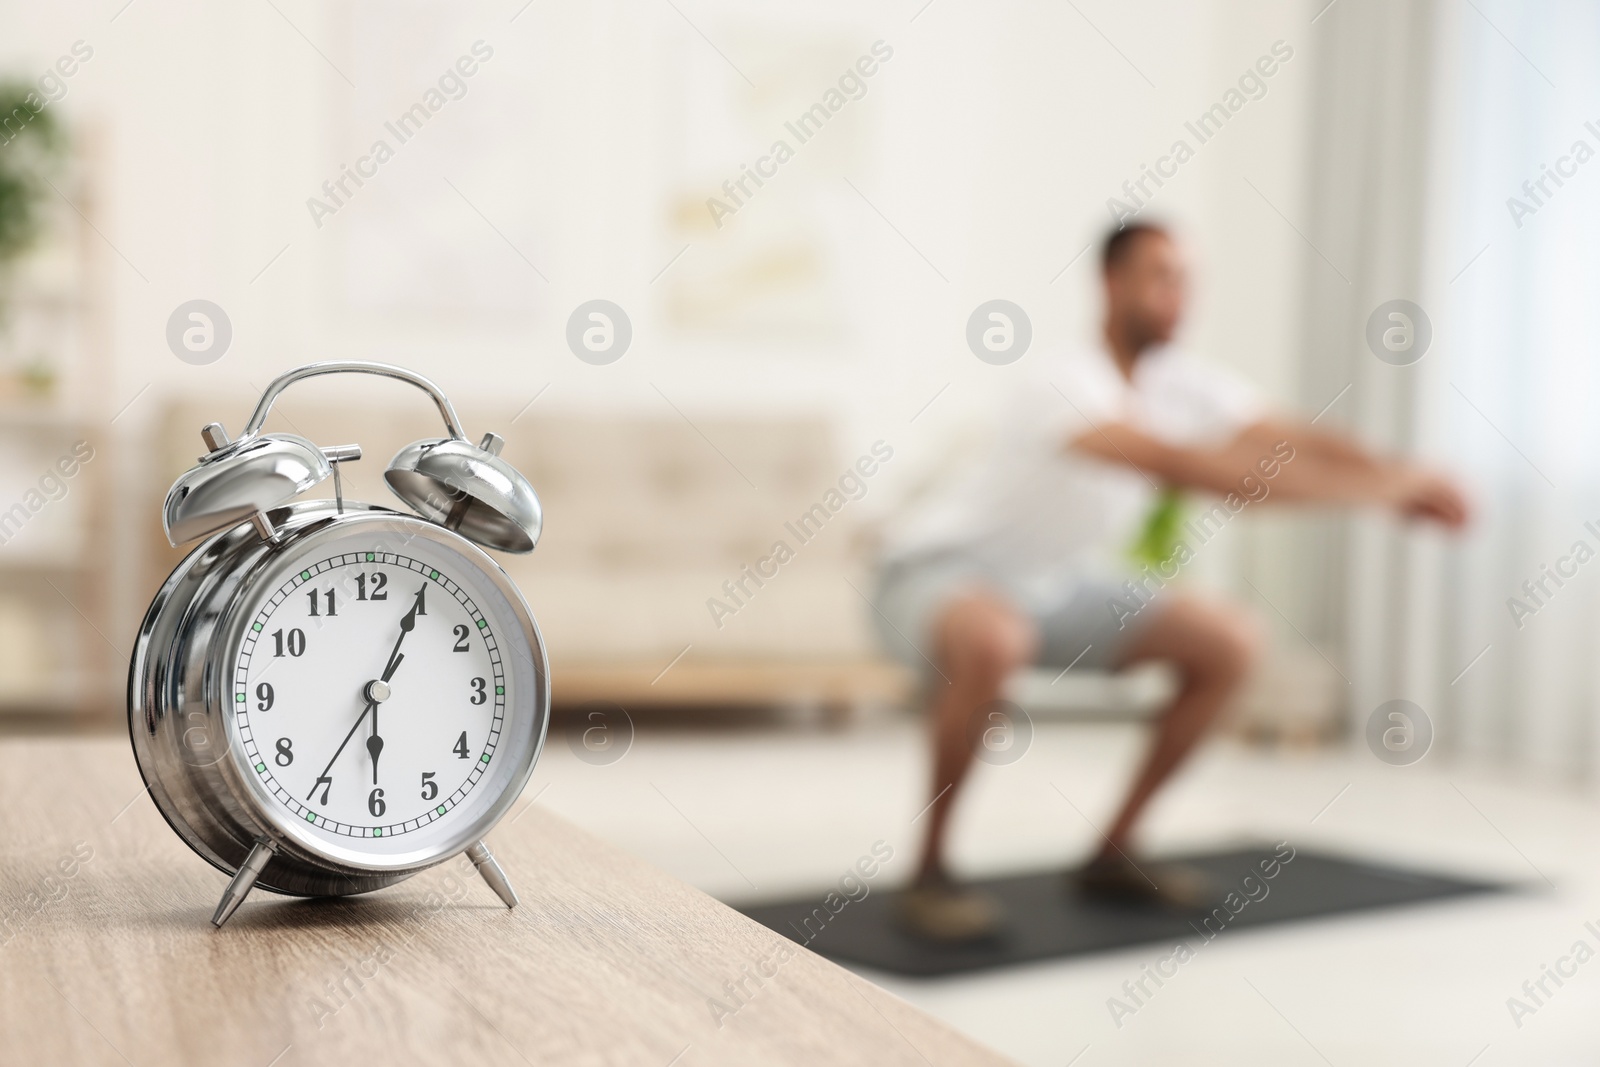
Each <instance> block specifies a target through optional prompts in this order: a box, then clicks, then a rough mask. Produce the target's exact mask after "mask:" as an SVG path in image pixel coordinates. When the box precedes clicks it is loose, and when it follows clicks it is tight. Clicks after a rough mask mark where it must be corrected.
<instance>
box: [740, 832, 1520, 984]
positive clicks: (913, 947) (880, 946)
mask: <svg viewBox="0 0 1600 1067" xmlns="http://www.w3.org/2000/svg"><path fill="white" fill-rule="evenodd" d="M1289 854H1290V853H1289V850H1288V849H1283V850H1281V851H1279V850H1275V849H1274V848H1273V847H1272V846H1270V845H1269V846H1263V847H1259V848H1249V849H1239V850H1236V851H1231V852H1217V853H1205V854H1200V855H1192V856H1182V857H1173V858H1174V859H1177V860H1181V861H1182V862H1184V863H1187V864H1192V865H1193V866H1195V867H1198V868H1200V869H1202V870H1204V871H1206V872H1207V873H1208V874H1209V875H1211V877H1212V878H1213V879H1214V880H1215V882H1216V884H1217V886H1218V887H1219V890H1220V893H1221V895H1222V896H1223V897H1225V896H1226V894H1227V892H1228V891H1229V890H1232V891H1234V892H1235V893H1237V896H1235V897H1233V898H1232V900H1231V901H1227V900H1223V899H1219V901H1218V908H1219V909H1220V911H1218V912H1196V913H1193V914H1190V913H1184V912H1177V911H1170V910H1166V909H1164V908H1161V907H1158V906H1155V905H1144V904H1133V903H1120V902H1108V901H1104V900H1099V899H1095V898H1088V897H1084V896H1083V895H1081V894H1079V893H1078V892H1077V891H1076V890H1075V889H1069V888H1068V884H1067V879H1066V875H1065V873H1064V872H1063V871H1061V870H1055V871H1050V872H1046V873H1039V874H1021V875H1012V876H1010V877H1006V878H994V879H990V880H987V881H982V882H977V883H974V884H975V885H977V886H978V887H980V888H982V889H985V890H987V891H988V892H990V893H993V894H994V895H995V896H996V897H998V898H999V900H1000V902H1001V903H1002V904H1003V905H1004V907H1005V913H1006V929H1005V931H1004V932H1003V934H1002V935H1001V936H1000V937H999V938H997V939H996V940H994V941H993V942H988V943H984V944H980V945H972V946H965V947H949V948H947V947H938V946H932V945H928V944H925V943H923V942H921V941H917V940H914V939H912V938H911V937H910V936H908V935H906V934H904V933H901V932H900V929H899V928H898V926H896V924H895V922H894V914H893V903H894V891H893V890H891V889H887V888H880V887H877V886H874V887H872V888H871V890H870V892H869V893H868V895H867V896H866V897H864V898H862V899H859V900H854V901H849V902H848V903H846V904H844V906H843V907H839V901H841V900H843V899H845V898H844V896H843V893H842V892H841V891H840V889H839V888H838V887H834V888H833V889H831V890H821V891H819V892H816V893H813V894H811V895H809V896H807V897H805V898H803V899H798V900H790V901H786V902H784V903H781V904H765V905H759V906H755V907H747V908H743V909H741V910H743V911H744V913H745V914H746V915H748V916H750V918H752V919H754V920H756V922H758V923H760V924H762V925H763V926H766V927H768V928H769V929H772V930H775V931H777V932H778V933H780V934H783V935H785V936H786V937H788V938H789V939H790V940H792V941H797V942H799V943H800V944H803V945H805V946H807V947H808V948H810V949H812V950H814V951H816V952H820V953H821V954H822V955H824V956H830V957H833V958H835V959H840V960H848V961H850V962H852V963H859V964H862V965H864V966H867V967H875V968H877V969H879V970H883V971H890V972H893V973H895V974H904V975H911V976H914V977H934V976H938V975H946V974H958V973H961V972H964V971H978V970H984V969H987V968H991V967H1005V966H1011V965H1014V964H1019V963H1028V962H1031V961H1034V960H1044V959H1056V958H1060V957H1064V956H1078V955H1084V954H1087V953H1092V952H1108V951H1115V950H1118V949H1123V948H1128V947H1130V946H1133V945H1140V944H1154V943H1161V944H1165V945H1167V946H1168V947H1169V948H1170V947H1172V946H1173V945H1175V944H1176V943H1177V942H1178V941H1187V942H1188V943H1189V945H1190V946H1191V947H1193V948H1199V947H1201V946H1202V945H1203V944H1204V943H1205V942H1207V941H1209V940H1211V939H1213V938H1216V937H1222V938H1224V939H1226V938H1228V937H1231V936H1232V933H1231V932H1232V931H1233V930H1234V929H1235V928H1236V927H1254V926H1264V925H1267V924H1270V923H1282V922H1289V921H1292V920H1295V919H1310V918H1315V917H1319V916H1324V915H1338V914H1343V913H1347V912H1354V911H1366V910H1369V909H1372V908H1386V907H1392V906H1394V905H1400V904H1418V903H1422V902H1424V901H1434V900H1448V899H1450V898H1453V897H1461V896H1467V895H1471V894H1478V893H1492V892H1501V891H1505V890H1508V889H1511V888H1513V887H1511V886H1508V885H1503V884H1497V883H1490V882H1477V881H1469V880H1465V879H1460V878H1452V877H1447V876H1441V875H1433V874H1424V873H1421V872H1417V871H1409V870H1404V869H1401V868H1398V867H1389V866H1385V865H1379V864H1369V863H1361V862H1358V861H1355V860H1348V859H1341V858H1338V857H1334V856H1327V855H1317V854H1315V853H1311V852H1306V851H1305V850H1303V849H1302V850H1298V851H1296V852H1294V854H1293V856H1292V858H1291V859H1290V860H1289V862H1287V863H1282V862H1280V863H1279V865H1278V867H1277V869H1276V874H1275V876H1274V877H1272V878H1266V877H1264V875H1263V869H1262V868H1261V866H1260V865H1261V863H1262V862H1263V861H1267V862H1268V864H1269V866H1268V867H1267V868H1266V869H1268V870H1270V869H1272V868H1271V866H1270V863H1271V861H1272V860H1273V858H1274V857H1275V856H1277V857H1279V858H1280V860H1281V857H1282V856H1287V855H1289ZM1247 875H1249V876H1251V877H1252V881H1250V882H1248V883H1247V882H1245V877H1246V876H1247ZM845 888H849V889H852V890H853V891H854V892H855V893H856V894H858V895H859V892H860V890H859V889H858V888H855V883H851V884H847V885H846V886H845ZM1263 890H1265V892H1264V894H1263ZM830 892H831V893H834V894H837V895H835V896H833V897H832V898H831V900H830V899H828V896H829V893H830ZM1251 897H1257V898H1259V899H1250V898H1251ZM1240 901H1244V903H1243V904H1242V905H1241V904H1240ZM830 904H831V905H832V907H833V908H837V909H838V910H837V912H836V913H835V912H834V911H831V910H830V907H829V905H830ZM1230 905H1231V906H1230ZM1224 919H1225V920H1226V921H1224Z"/></svg>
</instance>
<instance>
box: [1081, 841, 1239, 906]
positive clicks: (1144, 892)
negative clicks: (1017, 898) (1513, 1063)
mask: <svg viewBox="0 0 1600 1067" xmlns="http://www.w3.org/2000/svg"><path fill="white" fill-rule="evenodd" d="M1067 884H1068V886H1069V887H1070V888H1074V889H1076V890H1078V891H1079V892H1081V893H1084V894H1085V895H1088V896H1091V897H1099V898H1101V899H1102V900H1111V901H1120V902H1126V903H1132V904H1157V905H1160V906H1161V907H1165V908H1171V909H1173V910H1175V911H1204V910H1205V909H1207V908H1209V907H1211V906H1212V905H1213V904H1215V903H1217V902H1218V899H1219V896H1218V893H1217V886H1216V883H1215V882H1213V881H1212V879H1211V876H1210V875H1208V874H1206V872H1205V871H1202V870H1200V869H1199V868H1198V867H1191V866H1189V865H1188V864H1185V863H1140V864H1135V863H1134V862H1133V860H1131V859H1129V858H1128V857H1126V856H1123V855H1120V854H1119V855H1115V856H1100V857H1097V858H1096V859H1094V860H1091V861H1090V862H1089V863H1087V864H1085V865H1084V866H1082V867H1080V868H1078V869H1077V870H1075V871H1069V872H1068V874H1067Z"/></svg>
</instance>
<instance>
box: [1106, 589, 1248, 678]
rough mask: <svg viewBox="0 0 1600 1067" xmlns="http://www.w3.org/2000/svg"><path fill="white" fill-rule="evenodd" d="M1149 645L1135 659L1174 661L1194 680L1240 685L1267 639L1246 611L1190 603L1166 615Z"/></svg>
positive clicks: (1186, 601) (1180, 602)
mask: <svg viewBox="0 0 1600 1067" xmlns="http://www.w3.org/2000/svg"><path fill="white" fill-rule="evenodd" d="M1147 644H1148V645H1149V646H1150V647H1147V648H1144V649H1141V650H1140V654H1139V655H1138V656H1137V657H1136V658H1140V659H1165V660H1169V661H1171V662H1174V663H1176V664H1177V665H1178V666H1179V667H1180V668H1182V669H1183V671H1184V673H1186V674H1187V675H1189V676H1190V677H1192V678H1193V677H1202V678H1205V679H1207V680H1210V681H1215V682H1221V683H1226V684H1230V685H1236V684H1238V683H1239V682H1241V681H1243V680H1244V678H1245V676H1246V675H1248V674H1249V673H1250V671H1251V669H1252V668H1253V667H1254V666H1255V664H1256V661H1257V660H1258V659H1260V656H1261V647H1262V640H1261V635H1260V632H1259V631H1258V630H1257V629H1256V626H1255V623H1254V622H1253V621H1252V620H1251V619H1250V617H1249V616H1248V615H1246V614H1245V613H1244V612H1243V611H1241V610H1239V609H1237V608H1233V607H1229V606H1226V605H1222V604H1217V603H1213V602H1210V601H1203V600H1196V599H1188V598H1185V599H1182V600H1178V601H1176V602H1174V603H1172V604H1170V605H1169V606H1168V608H1167V609H1166V610H1165V611H1164V612H1163V613H1162V617H1161V618H1160V619H1159V620H1158V622H1157V624H1156V626H1155V627H1153V628H1152V632H1151V633H1150V635H1149V636H1148V638H1147Z"/></svg>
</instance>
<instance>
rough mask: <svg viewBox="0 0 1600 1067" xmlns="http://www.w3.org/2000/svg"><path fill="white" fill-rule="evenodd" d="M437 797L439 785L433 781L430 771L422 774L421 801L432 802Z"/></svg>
mask: <svg viewBox="0 0 1600 1067" xmlns="http://www.w3.org/2000/svg"><path fill="white" fill-rule="evenodd" d="M438 795H439V783H438V782H435V781H434V780H433V772H432V771H423V772H422V799H423V800H432V799H433V798H434V797H436V796H438Z"/></svg>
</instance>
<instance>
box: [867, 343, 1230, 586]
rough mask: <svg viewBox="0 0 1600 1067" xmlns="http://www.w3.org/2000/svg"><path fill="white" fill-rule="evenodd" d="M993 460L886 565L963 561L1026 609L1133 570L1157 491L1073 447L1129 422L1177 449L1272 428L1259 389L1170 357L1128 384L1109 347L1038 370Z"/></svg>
mask: <svg viewBox="0 0 1600 1067" xmlns="http://www.w3.org/2000/svg"><path fill="white" fill-rule="evenodd" d="M1029 362H1030V363H1031V364H1032V366H1031V367H1030V369H1029V371H1028V373H1027V374H1026V375H1025V381H1024V382H1023V383H1019V388H1018V389H1017V390H1016V393H1015V395H1014V396H1013V397H1012V398H1011V401H1010V403H1009V404H1008V405H1007V409H1006V411H1005V412H1004V416H1003V419H1002V422H1001V424H1000V430H999V433H998V435H997V438H996V440H995V442H994V444H993V446H992V449H991V451H990V453H989V455H988V456H987V457H985V458H984V460H983V461H982V462H981V463H980V464H979V465H978V468H977V469H976V470H975V471H973V472H972V474H971V475H970V476H969V477H966V478H964V479H961V480H959V481H957V482H955V483H952V484H951V485H950V486H949V487H947V488H946V490H945V491H944V492H942V493H940V494H938V495H936V496H935V497H934V498H933V499H931V500H930V501H928V503H927V504H926V505H925V506H923V507H922V508H920V509H917V510H916V511H915V512H914V513H913V514H912V515H911V516H910V517H909V520H908V521H907V522H906V523H905V525H904V526H903V528H901V529H900V530H898V531H896V532H895V533H894V534H893V535H891V537H890V538H889V543H888V546H887V551H886V553H885V559H886V560H887V561H888V562H891V563H892V562H894V561H897V560H909V559H912V558H915V557H920V556H925V555H931V554H939V555H943V554H947V553H960V554H962V555H964V556H965V557H967V558H969V559H971V560H972V561H973V562H974V563H976V564H978V565H979V566H981V567H982V568H983V570H984V571H985V573H986V574H988V575H990V576H991V577H993V578H994V579H995V580H996V581H997V582H999V583H1000V584H1001V585H1002V586H1003V587H1004V588H1005V589H1006V591H1008V592H1010V593H1011V594H1012V595H1013V596H1016V597H1018V598H1019V599H1021V600H1023V601H1024V602H1025V603H1030V604H1039V605H1043V604H1048V603H1049V602H1051V601H1053V600H1055V599H1057V598H1059V597H1060V596H1061V595H1063V594H1064V593H1066V592H1068V591H1070V590H1071V588H1072V587H1073V586H1074V585H1075V584H1076V583H1078V582H1080V581H1082V580H1085V579H1088V578H1103V577H1112V576H1115V575H1117V574H1119V573H1121V572H1125V571H1126V570H1127V564H1126V562H1125V560H1126V559H1127V552H1128V549H1129V547H1130V546H1131V545H1132V544H1133V542H1134V540H1135V539H1136V538H1137V536H1138V534H1139V532H1140V530H1141V529H1142V527H1143V524H1144V521H1145V517H1146V515H1147V514H1148V513H1149V511H1150V509H1151V507H1152V506H1153V505H1154V503H1155V499H1156V489H1155V487H1154V486H1153V485H1152V484H1151V481H1150V480H1147V479H1146V477H1145V476H1144V475H1143V474H1141V473H1140V472H1139V471H1137V470H1135V469H1133V468H1132V467H1129V466H1126V465H1123V464H1115V463H1109V462H1105V461H1102V460H1099V459H1096V458H1094V457H1093V456H1089V455H1087V454H1084V453H1081V452H1079V451H1076V450H1071V449H1069V448H1068V447H1067V444H1068V442H1070V441H1072V440H1075V439H1077V438H1079V437H1081V436H1083V435H1084V434H1085V433H1088V432H1093V430H1094V429H1095V428H1096V427H1099V426H1103V425H1105V424H1106V423H1111V422H1121V423H1125V424H1127V425H1130V426H1133V427H1135V428H1136V429H1139V430H1141V431H1143V432H1145V433H1148V434H1150V435H1151V436H1153V437H1157V438H1159V439H1161V440H1164V441H1167V442H1169V443H1171V444H1176V445H1204V444H1222V443H1225V442H1226V441H1228V440H1230V439H1231V438H1232V437H1234V436H1235V435H1237V434H1238V433H1239V431H1241V430H1243V429H1244V428H1245V427H1247V426H1249V425H1250V424H1251V423H1253V422H1255V421H1257V420H1258V419H1259V418H1260V417H1261V411H1262V407H1261V403H1260V401H1259V399H1258V396H1257V393H1256V391H1255V389H1254V388H1253V387H1252V386H1251V385H1250V384H1249V383H1247V382H1246V381H1244V380H1243V379H1242V378H1240V377H1238V376H1237V375H1235V374H1233V373H1232V372H1230V371H1228V370H1226V369H1224V368H1221V367H1217V366H1213V365H1210V364H1206V363H1203V362H1200V361H1198V360H1194V359H1191V358H1189V357H1187V356H1185V355H1183V354H1182V353H1180V352H1178V351H1177V350H1175V349H1173V348H1170V347H1165V348H1160V349H1151V350H1149V351H1146V352H1145V353H1144V354H1142V355H1141V356H1140V358H1139V360H1138V361H1137V362H1136V363H1135V364H1134V371H1133V378H1132V381H1129V380H1128V379H1126V378H1124V377H1123V376H1122V373H1121V371H1119V370H1118V369H1117V366H1116V363H1115V362H1114V361H1113V360H1112V358H1111V355H1110V353H1109V352H1107V351H1106V350H1105V349H1104V348H1103V347H1094V348H1086V349H1082V350H1079V351H1076V352H1072V353H1069V354H1054V355H1051V354H1044V355H1043V357H1042V358H1040V359H1038V360H1036V361H1034V360H1030V361H1029Z"/></svg>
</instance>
